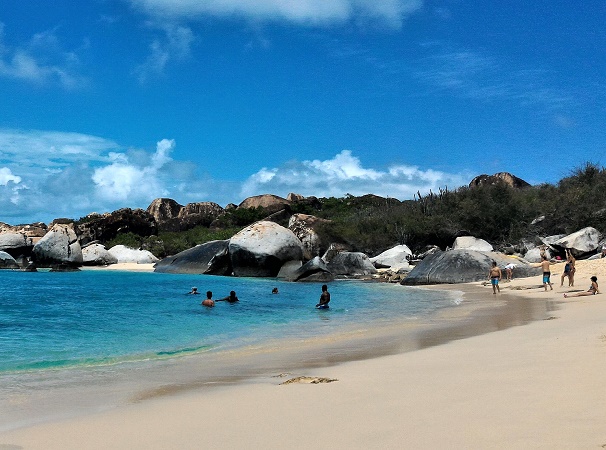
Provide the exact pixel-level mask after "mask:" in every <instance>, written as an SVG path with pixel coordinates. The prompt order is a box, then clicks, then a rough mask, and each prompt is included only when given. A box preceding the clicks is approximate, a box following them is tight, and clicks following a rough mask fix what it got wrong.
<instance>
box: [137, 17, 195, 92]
mask: <svg viewBox="0 0 606 450" xmlns="http://www.w3.org/2000/svg"><path fill="white" fill-rule="evenodd" d="M148 25H149V26H150V27H152V28H158V29H159V30H160V33H161V34H160V35H159V36H158V37H157V38H156V39H154V40H153V42H152V43H151V44H150V46H149V51H150V52H149V55H148V57H147V59H146V60H145V62H143V63H142V64H140V65H139V66H137V67H136V68H135V70H134V73H135V74H136V75H137V77H138V79H139V81H140V82H142V83H144V82H146V81H147V80H148V79H149V78H150V77H151V76H157V75H161V74H162V73H163V72H164V69H165V68H166V66H167V64H168V63H169V62H170V61H173V60H176V61H182V60H184V59H186V58H188V57H189V56H190V54H191V46H192V45H193V43H194V42H195V40H196V39H195V36H194V33H193V32H192V30H191V29H190V28H189V27H186V26H181V25H175V24H171V23H164V22H162V23H161V24H159V25H158V24H152V23H149V24H148Z"/></svg>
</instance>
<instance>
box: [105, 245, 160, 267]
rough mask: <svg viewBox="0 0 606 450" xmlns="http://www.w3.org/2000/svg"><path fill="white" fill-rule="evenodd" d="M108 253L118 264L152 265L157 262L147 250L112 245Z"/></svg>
mask: <svg viewBox="0 0 606 450" xmlns="http://www.w3.org/2000/svg"><path fill="white" fill-rule="evenodd" d="M108 251H109V253H110V254H111V255H113V256H114V257H116V258H117V259H118V262H119V263H136V264H154V263H157V262H158V261H159V259H158V258H156V257H155V256H154V255H153V254H152V253H151V252H149V251H147V250H138V249H135V248H130V247H126V246H125V245H114V246H113V247H112V248H110V249H109V250H108Z"/></svg>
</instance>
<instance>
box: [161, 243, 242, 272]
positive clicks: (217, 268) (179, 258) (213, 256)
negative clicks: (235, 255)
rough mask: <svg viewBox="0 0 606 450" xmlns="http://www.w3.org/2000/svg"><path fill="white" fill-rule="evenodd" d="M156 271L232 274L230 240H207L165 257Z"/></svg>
mask: <svg viewBox="0 0 606 450" xmlns="http://www.w3.org/2000/svg"><path fill="white" fill-rule="evenodd" d="M154 272H162V273H189V274H207V275H231V273H232V268H231V260H230V257H229V240H223V241H210V242H206V243H204V244H200V245H196V246H195V247H193V248H189V249H187V250H184V251H182V252H179V253H177V254H176V255H174V256H169V257H167V258H164V259H163V260H161V261H159V262H158V263H156V265H155V266H154Z"/></svg>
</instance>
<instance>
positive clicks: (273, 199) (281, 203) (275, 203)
mask: <svg viewBox="0 0 606 450" xmlns="http://www.w3.org/2000/svg"><path fill="white" fill-rule="evenodd" d="M289 205H290V202H289V201H288V200H286V199H285V198H282V197H278V196H277V195H272V194H263V195H255V196H253V197H248V198H247V199H245V200H244V201H242V203H240V204H239V205H238V209H244V208H259V207H261V208H264V209H265V210H266V211H267V213H268V214H273V213H275V212H277V211H280V210H281V209H284V208H286V207H287V206H289Z"/></svg>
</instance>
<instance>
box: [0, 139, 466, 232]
mask: <svg viewBox="0 0 606 450" xmlns="http://www.w3.org/2000/svg"><path fill="white" fill-rule="evenodd" d="M176 149H177V144H176V142H175V141H174V140H172V139H161V140H160V141H158V142H157V143H156V145H155V148H154V149H153V151H149V150H146V149H140V148H126V147H123V146H121V145H119V144H117V143H116V142H114V141H112V140H109V139H104V138H101V137H98V136H90V135H85V134H78V133H62V132H52V131H35V130H34V131H25V130H7V129H0V161H1V163H2V166H1V167H0V221H1V222H6V223H11V224H16V223H31V222H35V221H44V222H50V221H51V220H53V219H55V218H57V217H70V218H74V219H77V218H79V217H82V216H85V215H87V214H89V213H91V212H99V213H103V212H107V211H114V210H116V209H119V208H125V207H128V208H146V207H147V206H148V205H149V204H150V203H151V201H152V200H154V199H155V198H158V197H168V198H173V199H174V200H176V201H178V202H180V203H182V204H185V203H188V202H200V201H214V202H217V203H219V204H223V205H226V204H227V203H231V202H238V201H240V200H243V199H244V198H246V197H249V196H252V195H259V194H264V193H272V194H277V195H282V196H286V195H287V194H288V193H289V192H296V193H299V194H303V195H306V196H309V195H315V196H318V197H330V196H335V197H342V196H344V195H345V194H348V193H349V194H352V195H364V194H376V195H381V196H389V197H395V198H399V199H407V198H412V196H413V194H415V193H416V192H417V191H418V190H420V191H421V192H423V193H426V192H428V191H429V190H430V189H432V190H434V191H435V190H437V189H438V188H439V187H444V186H449V187H458V186H461V185H463V184H465V183H466V180H468V179H470V175H469V174H449V173H445V172H440V171H435V170H431V169H428V170H423V169H421V168H419V167H415V166H408V165H404V164H399V165H391V166H389V167H386V168H384V169H377V168H370V167H366V166H365V165H364V164H363V163H362V161H361V160H360V159H359V158H358V157H356V156H355V155H354V154H353V153H352V152H351V151H349V150H343V151H341V152H340V153H338V154H336V155H335V156H334V157H332V158H328V159H324V160H320V159H315V160H305V161H289V162H287V163H284V164H282V165H280V166H277V167H265V168H261V169H259V170H257V171H256V172H255V173H252V174H251V175H250V176H248V178H246V179H244V180H240V181H238V180H225V179H221V178H216V177H213V175H212V174H206V173H204V172H203V171H201V170H200V169H199V168H198V167H197V165H196V164H195V163H193V162H191V161H183V160H178V158H176V157H175V152H176ZM199 164H203V161H201V162H199ZM251 172H252V171H251Z"/></svg>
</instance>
